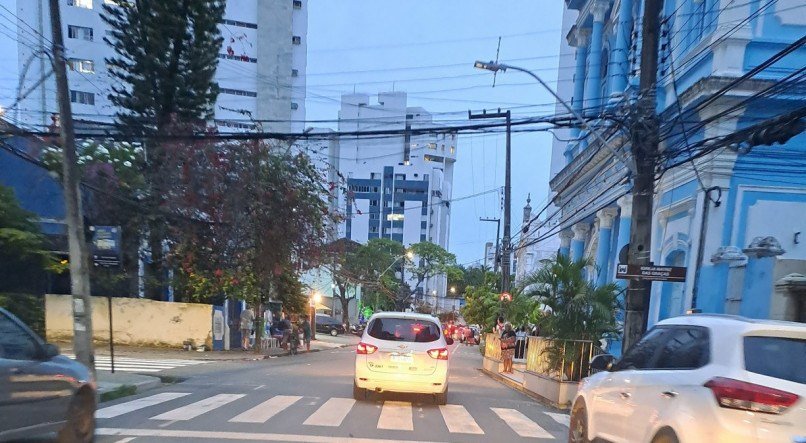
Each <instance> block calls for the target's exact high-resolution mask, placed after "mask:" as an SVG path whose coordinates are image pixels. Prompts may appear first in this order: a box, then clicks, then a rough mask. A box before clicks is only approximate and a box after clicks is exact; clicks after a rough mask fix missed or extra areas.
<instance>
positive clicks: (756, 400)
mask: <svg viewBox="0 0 806 443" xmlns="http://www.w3.org/2000/svg"><path fill="white" fill-rule="evenodd" d="M705 387H706V388H708V389H710V390H711V391H712V392H713V393H714V396H715V397H716V401H717V402H718V403H719V406H722V407H723V408H731V409H741V410H745V411H753V412H762V413H766V414H780V413H782V412H784V411H786V409H787V408H789V407H790V406H792V405H793V404H794V403H795V402H796V401H798V398H799V397H798V395H797V394H792V393H790V392H786V391H781V390H778V389H773V388H768V387H766V386H761V385H757V384H753V383H747V382H744V381H740V380H734V379H732V378H725V377H715V378H712V379H711V380H708V382H706V383H705Z"/></svg>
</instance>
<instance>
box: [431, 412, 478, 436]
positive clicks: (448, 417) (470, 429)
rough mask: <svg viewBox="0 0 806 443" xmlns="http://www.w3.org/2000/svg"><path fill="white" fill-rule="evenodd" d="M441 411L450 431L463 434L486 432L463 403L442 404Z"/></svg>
mask: <svg viewBox="0 0 806 443" xmlns="http://www.w3.org/2000/svg"><path fill="white" fill-rule="evenodd" d="M439 411H440V412H442V418H443V419H444V420H445V425H446V426H448V431H449V432H454V433H462V434H484V431H482V430H481V428H480V427H479V425H478V423H476V420H473V416H471V415H470V413H469V412H467V409H465V407H464V406H462V405H441V406H440V407H439Z"/></svg>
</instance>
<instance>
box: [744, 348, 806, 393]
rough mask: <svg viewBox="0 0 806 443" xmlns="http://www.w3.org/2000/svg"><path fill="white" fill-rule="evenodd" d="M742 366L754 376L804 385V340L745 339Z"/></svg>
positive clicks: (805, 374)
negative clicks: (758, 375)
mask: <svg viewBox="0 0 806 443" xmlns="http://www.w3.org/2000/svg"><path fill="white" fill-rule="evenodd" d="M744 366H745V369H747V370H748V371H750V372H754V373H756V374H761V375H766V376H769V377H775V378H780V379H782V380H789V381H794V382H796V383H804V384H806V370H804V369H803V368H806V340H803V339H797V338H784V337H745V338H744Z"/></svg>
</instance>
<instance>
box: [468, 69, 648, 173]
mask: <svg viewBox="0 0 806 443" xmlns="http://www.w3.org/2000/svg"><path fill="white" fill-rule="evenodd" d="M473 67H475V68H478V69H484V70H486V71H492V72H498V71H502V72H506V70H507V69H511V70H513V71H520V72H523V73H525V74H529V75H530V76H532V78H534V79H535V80H537V82H538V83H540V84H541V85H542V86H543V87H544V88H546V90H547V91H549V93H550V94H551V95H553V96H554V98H555V99H556V100H557V101H558V102H559V103H560V104H562V105H563V106H564V107H565V109H567V110H568V112H570V113H571V115H572V116H573V117H574V119H576V120H577V121H578V122H579V125H580V126H581V127H582V129H584V130H586V131H588V132H590V133H591V134H593V136H594V137H595V138H596V140H597V141H598V142H599V143H601V144H602V146H604V147H605V148H607V149H608V150H609V151H610V153H611V154H613V156H615V157H616V158H617V159H619V160H620V161H621V162H622V163H624V165H625V166H627V168H629V169H630V171H632V172H635V171H634V170H633V169H634V168H633V167H632V165H631V164H630V162H629V161H628V160H627V158H626V157H624V156H623V155H622V154H621V153H620V152H618V151H616V150H615V149H614V148H613V147H612V146H610V144H609V143H607V141H605V139H604V138H603V137H602V136H601V135H600V134H599V132H597V131H595V130H593V129H592V128H591V127H590V126H589V125H588V123H587V122H586V121H585V119H583V118H582V116H581V115H579V113H578V112H576V111H574V109H573V108H572V107H571V105H569V104H568V102H566V101H565V100H563V99H562V98H560V96H559V95H557V93H556V92H554V90H553V89H551V87H550V86H549V85H547V84H546V82H544V81H543V79H541V78H540V77H538V76H537V74H535V73H534V72H532V71H530V70H528V69H525V68H520V67H518V66H512V65H508V64H506V63H498V62H494V61H489V62H483V61H481V60H476V63H474V64H473Z"/></svg>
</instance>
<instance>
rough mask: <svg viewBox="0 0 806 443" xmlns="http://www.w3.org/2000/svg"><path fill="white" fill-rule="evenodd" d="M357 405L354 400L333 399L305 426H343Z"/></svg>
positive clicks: (313, 415) (310, 418)
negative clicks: (345, 419) (343, 422)
mask: <svg viewBox="0 0 806 443" xmlns="http://www.w3.org/2000/svg"><path fill="white" fill-rule="evenodd" d="M353 405H355V400H354V399H352V398H339V397H333V398H331V399H329V400H328V401H326V402H325V404H323V405H322V406H320V407H319V409H317V410H316V412H314V413H313V414H311V416H310V417H308V419H307V420H305V422H303V424H305V425H311V426H341V422H342V421H343V420H344V417H347V414H348V413H349V412H350V409H352V408H353Z"/></svg>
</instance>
